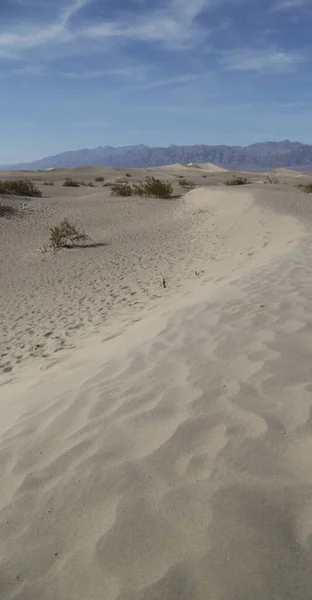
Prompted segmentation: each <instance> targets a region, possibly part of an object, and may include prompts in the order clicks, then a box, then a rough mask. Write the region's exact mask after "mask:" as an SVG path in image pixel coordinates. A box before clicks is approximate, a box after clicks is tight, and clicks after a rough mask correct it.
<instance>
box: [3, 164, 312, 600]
mask: <svg viewBox="0 0 312 600" xmlns="http://www.w3.org/2000/svg"><path fill="white" fill-rule="evenodd" d="M126 173H128V174H130V175H131V177H129V178H127V179H128V180H129V181H130V182H134V181H140V180H141V179H142V178H144V177H145V176H146V175H154V176H157V177H161V178H164V179H168V180H171V181H172V182H173V184H174V196H175V197H174V198H172V199H171V200H159V199H150V198H136V197H132V198H115V197H112V196H111V193H110V187H109V185H105V186H103V183H99V182H97V183H96V182H95V179H96V177H98V176H104V177H105V182H104V183H105V184H109V183H110V182H111V181H114V180H115V179H117V178H125V177H126ZM8 175H9V176H10V177H20V175H21V174H20V173H16V172H14V173H3V172H2V173H1V174H0V179H1V178H2V179H5V178H6V177H7V176H8ZM23 175H25V173H24V174H23ZM26 175H27V176H31V177H32V179H34V180H35V181H36V183H37V184H38V185H39V186H40V188H41V189H42V191H43V194H44V197H43V198H34V199H30V200H26V199H18V198H10V199H6V200H5V202H6V203H11V205H12V206H14V207H16V208H17V209H18V211H17V214H16V215H13V216H11V217H10V218H1V219H0V253H1V282H0V313H1V314H0V327H1V339H0V397H1V400H0V470H1V471H0V472H1V478H0V597H1V599H2V598H3V599H4V600H11V599H13V598H14V600H39V599H40V600H43V599H44V600H71V599H73V600H74V599H75V600H86V599H88V600H89V599H90V600H91V599H92V600H100V599H101V600H102V598H105V600H178V599H179V600H208V599H209V600H250V599H251V598H252V599H253V600H263V599H264V598H265V599H270V600H271V599H272V600H273V599H274V600H290V599H291V600H306V599H307V598H309V597H310V595H311V589H312V554H311V552H312V508H311V507H312V435H311V423H312V420H311V419H312V417H311V415H312V410H311V407H312V372H311V363H312V342H311V335H310V334H311V328H312V238H311V233H310V232H311V224H312V209H311V201H310V200H311V197H310V196H309V195H307V194H304V193H303V192H302V191H301V190H299V189H298V188H297V184H298V183H302V182H304V181H306V180H310V181H311V177H309V176H308V175H304V176H302V177H301V176H300V174H298V176H295V175H291V174H289V173H288V172H287V171H282V172H280V173H279V174H278V183H269V181H268V180H267V178H266V175H265V174H262V173H258V174H248V178H249V180H250V182H251V183H250V184H249V185H247V186H243V187H226V186H225V185H224V181H225V180H226V179H229V178H230V177H232V173H226V172H222V171H215V172H214V171H213V168H212V167H210V166H209V165H206V166H204V167H200V168H196V167H195V166H194V167H189V168H185V167H184V168H183V167H182V166H179V165H174V166H172V167H165V168H155V169H147V170H136V169H133V170H120V169H118V170H116V169H115V170H114V169H105V168H100V167H88V168H79V169H75V170H71V171H64V170H61V169H60V170H55V171H49V172H36V173H34V174H29V173H27V174H26ZM181 175H183V176H185V177H187V178H189V179H191V180H192V181H193V182H194V183H195V184H196V188H195V189H194V190H192V191H190V192H187V193H184V192H183V190H181V187H180V186H179V184H178V179H179V176H181ZM66 176H71V177H74V178H76V179H80V180H83V181H85V182H88V181H92V182H93V183H94V185H95V187H79V188H73V189H71V188H64V187H63V186H62V182H63V180H64V178H65V177H66ZM43 181H52V182H53V183H54V185H53V186H45V185H44V184H43ZM181 194H182V195H181ZM63 218H68V219H69V220H70V221H73V222H74V223H76V224H77V225H79V226H80V227H82V228H84V229H85V231H86V232H87V233H88V234H89V236H90V238H91V241H90V243H89V244H88V245H87V246H85V247H79V248H70V249H69V248H66V249H62V250H58V251H57V252H52V251H51V250H49V249H48V251H45V244H46V243H47V242H48V239H49V231H50V228H51V227H52V226H54V225H56V224H58V222H59V221H61V220H62V219H63ZM163 278H165V281H166V287H164V286H163ZM310 530H311V531H310Z"/></svg>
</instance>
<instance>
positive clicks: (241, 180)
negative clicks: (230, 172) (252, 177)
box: [224, 177, 249, 185]
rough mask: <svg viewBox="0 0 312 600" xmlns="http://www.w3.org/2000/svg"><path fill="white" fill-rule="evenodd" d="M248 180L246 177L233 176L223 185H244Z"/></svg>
mask: <svg viewBox="0 0 312 600" xmlns="http://www.w3.org/2000/svg"><path fill="white" fill-rule="evenodd" d="M247 183H249V182H248V179H247V177H233V179H228V180H227V181H225V182H224V185H246V184H247Z"/></svg>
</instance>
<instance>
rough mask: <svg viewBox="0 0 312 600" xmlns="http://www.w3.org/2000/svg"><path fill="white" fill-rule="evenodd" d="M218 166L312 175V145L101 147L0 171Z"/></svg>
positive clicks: (2, 167)
mask: <svg viewBox="0 0 312 600" xmlns="http://www.w3.org/2000/svg"><path fill="white" fill-rule="evenodd" d="M191 162H192V163H207V162H211V163H215V164H216V165H219V166H221V167H225V168H226V169H231V170H237V171H238V170H242V171H244V170H245V171H266V170H270V169H276V168H281V167H286V168H292V169H299V170H302V171H309V170H310V171H312V145H308V144H301V143H300V142H290V141H289V140H284V141H282V142H261V143H258V144H252V145H250V146H246V147H242V146H224V145H220V146H207V145H204V144H203V145H196V146H169V147H148V146H145V145H143V144H139V145H136V146H123V147H119V148H114V147H112V146H99V147H98V148H93V149H89V150H88V149H83V150H71V151H68V152H63V153H61V154H56V155H55V156H48V157H46V158H42V159H40V160H35V161H33V162H25V163H19V164H15V165H3V166H1V167H0V169H29V170H38V169H43V170H45V169H51V168H65V167H66V168H71V167H81V166H86V165H102V166H106V167H123V168H134V167H142V168H143V167H155V166H162V165H170V164H174V163H182V164H188V163H191Z"/></svg>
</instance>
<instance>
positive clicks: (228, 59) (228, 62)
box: [220, 48, 304, 73]
mask: <svg viewBox="0 0 312 600" xmlns="http://www.w3.org/2000/svg"><path fill="white" fill-rule="evenodd" d="M303 60H304V57H303V55H302V54H301V53H300V52H286V51H283V50H266V49H264V50H254V49H247V48H243V49H238V50H234V51H230V52H224V53H223V55H222V57H221V59H220V63H221V65H222V66H223V67H224V68H225V69H227V70H229V71H258V72H262V73H269V72H275V73H276V72H284V71H289V70H292V69H293V68H294V67H295V66H296V65H297V64H298V63H299V62H302V61H303Z"/></svg>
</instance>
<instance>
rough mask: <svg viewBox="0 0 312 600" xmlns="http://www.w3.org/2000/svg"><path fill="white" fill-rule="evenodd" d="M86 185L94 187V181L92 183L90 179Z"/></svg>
mask: <svg viewBox="0 0 312 600" xmlns="http://www.w3.org/2000/svg"><path fill="white" fill-rule="evenodd" d="M87 186H88V187H95V185H94V183H92V181H89V183H87Z"/></svg>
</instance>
